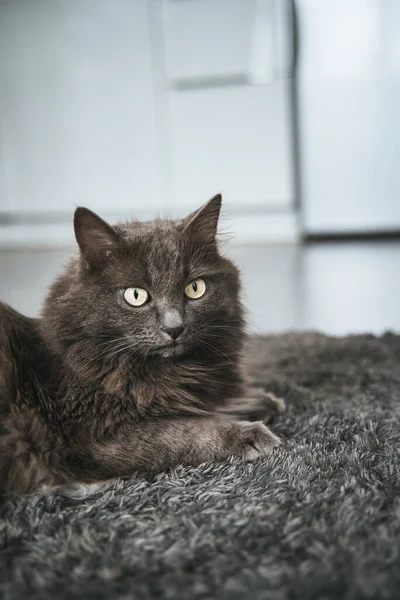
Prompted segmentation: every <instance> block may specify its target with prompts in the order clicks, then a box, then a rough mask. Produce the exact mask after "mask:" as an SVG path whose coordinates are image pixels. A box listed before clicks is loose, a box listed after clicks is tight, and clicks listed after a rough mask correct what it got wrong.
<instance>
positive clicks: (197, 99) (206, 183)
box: [169, 81, 293, 212]
mask: <svg viewBox="0 0 400 600" xmlns="http://www.w3.org/2000/svg"><path fill="white" fill-rule="evenodd" d="M288 98H289V93H288V82H287V81H279V82H277V83H276V84H274V85H271V86H266V85H262V86H250V85H243V86H235V87H232V88H225V87H222V88H215V89H202V90H195V91H192V90H191V91H184V92H177V91H173V92H171V93H170V94H169V108H170V118H171V134H170V135H171V164H172V174H173V192H174V194H173V197H174V201H175V203H176V204H178V205H179V206H185V205H187V203H188V201H190V202H191V203H192V204H193V206H194V205H195V204H196V202H197V204H198V203H199V201H200V202H201V200H202V199H203V200H204V198H207V197H208V196H210V195H212V194H214V193H216V192H219V191H221V192H222V193H223V194H224V197H225V198H226V201H227V205H228V207H230V208H232V209H235V210H237V209H238V210H240V211H241V212H252V211H253V210H258V211H259V210H260V209H262V208H264V209H265V210H266V211H268V210H271V209H289V208H290V207H291V206H292V202H293V183H292V161H291V152H292V150H291V132H290V106H289V100H288Z"/></svg>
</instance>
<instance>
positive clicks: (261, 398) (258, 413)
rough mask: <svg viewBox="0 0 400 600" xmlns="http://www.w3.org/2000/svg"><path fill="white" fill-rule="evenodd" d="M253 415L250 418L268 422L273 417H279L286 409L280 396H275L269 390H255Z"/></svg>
mask: <svg viewBox="0 0 400 600" xmlns="http://www.w3.org/2000/svg"><path fill="white" fill-rule="evenodd" d="M254 395H255V398H254V415H253V419H252V420H257V421H263V422H264V423H270V422H271V421H272V420H273V419H274V418H275V417H279V415H282V414H283V413H284V412H285V410H286V405H285V401H284V400H283V399H282V398H277V397H276V396H275V395H274V394H271V393H270V392H264V390H257V393H256V394H254Z"/></svg>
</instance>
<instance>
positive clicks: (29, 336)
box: [0, 302, 39, 413]
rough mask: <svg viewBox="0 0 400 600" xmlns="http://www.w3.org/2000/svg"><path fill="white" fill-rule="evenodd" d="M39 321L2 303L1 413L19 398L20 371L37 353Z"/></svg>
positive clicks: (0, 317)
mask: <svg viewBox="0 0 400 600" xmlns="http://www.w3.org/2000/svg"><path fill="white" fill-rule="evenodd" d="M38 339H39V333H38V320H37V319H31V318H29V317H25V316H24V315H22V314H21V313H19V312H17V311H16V310H14V309H13V308H12V307H11V306H9V305H8V304H5V303H4V302H0V412H1V413H3V412H4V409H5V408H6V407H7V406H9V405H10V404H12V403H13V402H14V400H15V397H16V386H17V379H16V375H17V372H18V371H19V370H20V368H21V365H24V364H26V362H27V361H29V360H30V359H31V357H32V356H33V355H34V354H35V349H36V348H37V346H38Z"/></svg>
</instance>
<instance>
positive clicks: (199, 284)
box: [185, 279, 206, 300]
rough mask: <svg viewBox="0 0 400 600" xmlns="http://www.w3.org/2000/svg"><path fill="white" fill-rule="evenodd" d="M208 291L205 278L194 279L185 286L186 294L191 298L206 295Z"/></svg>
mask: <svg viewBox="0 0 400 600" xmlns="http://www.w3.org/2000/svg"><path fill="white" fill-rule="evenodd" d="M205 291H206V282H205V281H204V279H194V280H193V281H191V282H190V283H188V284H187V286H186V287H185V296H187V297H188V298H190V299H191V300H196V299H197V298H201V297H202V296H204V293H205Z"/></svg>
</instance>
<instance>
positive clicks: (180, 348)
mask: <svg viewBox="0 0 400 600" xmlns="http://www.w3.org/2000/svg"><path fill="white" fill-rule="evenodd" d="M184 353H185V344H182V342H178V343H175V344H168V346H161V347H160V348H157V350H156V352H155V354H158V355H159V356H162V357H163V358H172V357H174V356H181V355H182V354H184Z"/></svg>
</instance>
